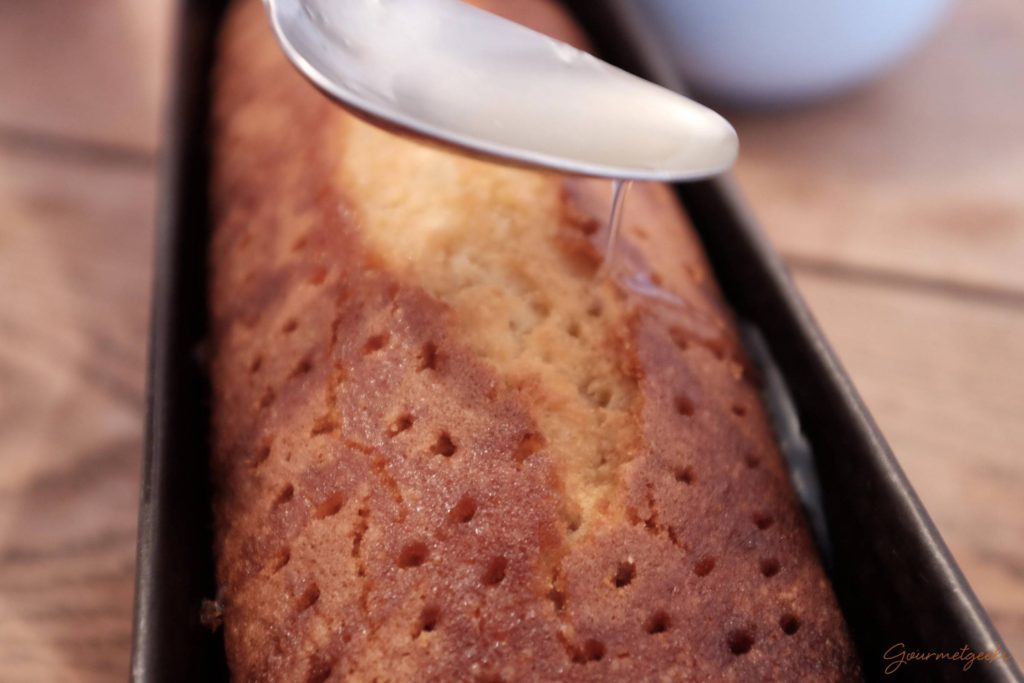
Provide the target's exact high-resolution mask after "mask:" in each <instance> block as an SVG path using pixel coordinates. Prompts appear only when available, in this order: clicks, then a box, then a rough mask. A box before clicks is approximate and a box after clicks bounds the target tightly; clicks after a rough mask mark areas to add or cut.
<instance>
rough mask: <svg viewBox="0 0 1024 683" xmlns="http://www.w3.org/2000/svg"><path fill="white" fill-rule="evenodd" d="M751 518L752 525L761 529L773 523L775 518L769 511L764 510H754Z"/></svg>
mask: <svg viewBox="0 0 1024 683" xmlns="http://www.w3.org/2000/svg"><path fill="white" fill-rule="evenodd" d="M751 519H753V521H754V526H756V527H757V528H758V529H760V530H761V531H764V530H765V529H767V528H768V527H770V526H771V525H772V524H774V523H775V518H774V517H773V516H772V515H771V514H770V513H768V512H764V511H758V512H755V513H754V514H753V516H752V517H751Z"/></svg>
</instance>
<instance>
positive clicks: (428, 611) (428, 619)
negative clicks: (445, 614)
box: [413, 605, 441, 638]
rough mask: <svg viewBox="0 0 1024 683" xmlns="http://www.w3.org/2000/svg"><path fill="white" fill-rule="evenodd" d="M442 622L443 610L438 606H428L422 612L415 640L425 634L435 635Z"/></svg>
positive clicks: (414, 635) (414, 636) (417, 624)
mask: <svg viewBox="0 0 1024 683" xmlns="http://www.w3.org/2000/svg"><path fill="white" fill-rule="evenodd" d="M440 620H441V608H440V607H438V606H437V605H427V606H426V607H424V608H423V609H422V610H421V611H420V618H419V621H417V623H416V631H415V633H414V634H413V638H419V637H420V635H421V634H423V633H433V632H434V630H435V629H436V628H437V624H438V622H439V621H440Z"/></svg>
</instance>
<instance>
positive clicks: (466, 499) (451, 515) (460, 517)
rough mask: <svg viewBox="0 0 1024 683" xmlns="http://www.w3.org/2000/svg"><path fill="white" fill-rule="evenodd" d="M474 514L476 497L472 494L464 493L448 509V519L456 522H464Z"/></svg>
mask: <svg viewBox="0 0 1024 683" xmlns="http://www.w3.org/2000/svg"><path fill="white" fill-rule="evenodd" d="M475 516H476V499H475V498H473V496H470V495H465V496H463V497H462V498H460V499H459V502H458V503H456V504H455V506H454V507H453V508H452V509H451V510H449V512H448V519H450V520H451V521H452V522H455V523H456V524H466V523H467V522H470V521H472V519H473V517H475Z"/></svg>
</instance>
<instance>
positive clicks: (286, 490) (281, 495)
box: [274, 484, 295, 506]
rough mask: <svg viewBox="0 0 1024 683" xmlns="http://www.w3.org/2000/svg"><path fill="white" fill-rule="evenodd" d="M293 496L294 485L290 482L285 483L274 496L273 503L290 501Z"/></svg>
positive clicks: (280, 503)
mask: <svg viewBox="0 0 1024 683" xmlns="http://www.w3.org/2000/svg"><path fill="white" fill-rule="evenodd" d="M294 497H295V487H294V486H292V485H291V484H285V485H284V486H282V487H281V490H280V491H278V492H277V495H276V496H274V505H275V506H278V505H284V504H285V503H288V502H290V501H291V499H292V498H294Z"/></svg>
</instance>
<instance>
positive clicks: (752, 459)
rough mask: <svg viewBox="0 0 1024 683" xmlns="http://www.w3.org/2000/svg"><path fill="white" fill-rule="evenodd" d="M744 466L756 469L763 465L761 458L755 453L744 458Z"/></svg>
mask: <svg viewBox="0 0 1024 683" xmlns="http://www.w3.org/2000/svg"><path fill="white" fill-rule="evenodd" d="M743 464H744V465H746V466H747V469H751V470H752V469H755V468H757V467H758V466H759V465H760V464H761V458H759V457H757V455H756V454H755V453H747V454H746V455H745V456H743Z"/></svg>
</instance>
